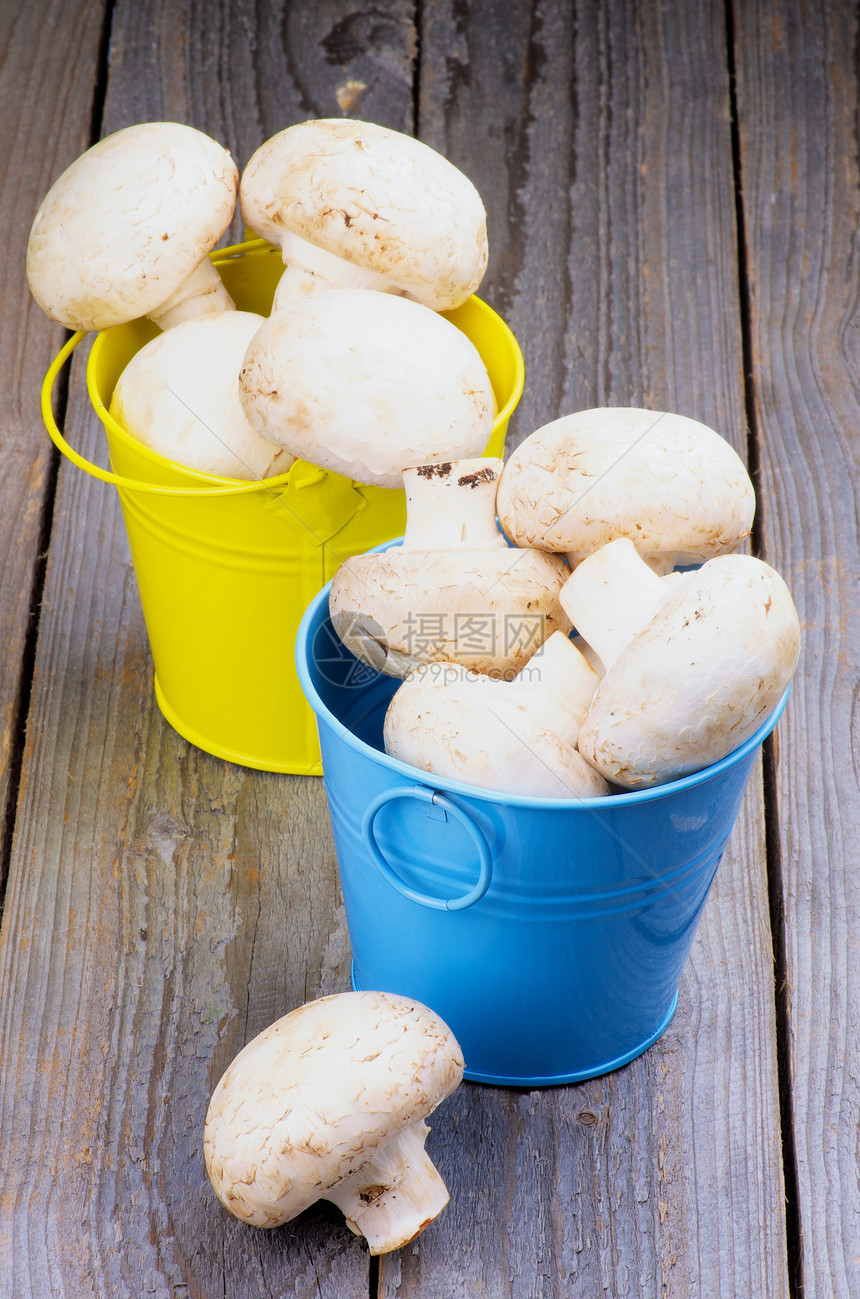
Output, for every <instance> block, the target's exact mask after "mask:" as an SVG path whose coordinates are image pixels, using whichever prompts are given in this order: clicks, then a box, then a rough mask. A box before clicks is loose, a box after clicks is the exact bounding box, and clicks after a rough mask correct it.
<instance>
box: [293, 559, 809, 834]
mask: <svg viewBox="0 0 860 1299" xmlns="http://www.w3.org/2000/svg"><path fill="white" fill-rule="evenodd" d="M402 540H403V539H402V537H400V538H398V539H397V540H396V541H387V542H384V543H383V544H382V545H381V546H377V547H375V549H376V550H387V549H388V548H389V547H390V546H399V545H401V544H402ZM330 590H331V582H327V583H326V585H325V586H324V587H323V588H322V590H321V591H320V592H319V593H318V594H317V595H316V596H314V598H313V600H312V601H311V603H310V604H309V605H308V607H307V609H306V610H305V612H304V615H303V617H302V620H301V623H300V624H299V630H298V632H297V634H296V671H297V674H298V678H299V684H300V685H301V687H302V691H303V693H304V696H305V698H306V700H307V701H308V703H309V704H310V706H311V708H312V710H313V712H314V713H315V714H316V716H317V717H322V718H324V719H325V722H326V724H327V725H328V726H329V727H330V728H331V729H332V730H333V731H334V732H335V734H336V735H337V737H338V740H337V742H338V743H339V742H341V741H345V742H346V743H347V744H349V745H350V746H351V747H352V748H353V749H355V750H356V751H357V752H359V753H362V754H364V755H365V756H366V757H368V758H372V759H373V761H375V762H378V763H379V764H380V765H381V766H383V767H387V768H388V769H389V770H390V771H394V772H397V773H398V775H401V776H403V777H405V778H406V779H407V780H412V781H416V782H418V783H420V784H422V785H428V786H432V788H433V789H439V790H446V791H447V792H449V793H452V794H465V795H467V796H468V797H469V798H473V799H480V800H482V801H483V802H485V803H496V804H504V805H505V806H506V807H529V808H540V809H542V810H543V809H548V810H549V809H558V810H565V811H570V809H571V807H582V808H587V809H593V810H595V811H597V810H599V809H601V808H609V807H624V806H629V805H630V804H631V803H636V804H638V803H647V802H650V801H651V800H653V799H660V798H668V797H669V796H670V795H672V794H679V793H681V792H683V791H684V790H687V789H693V788H694V787H695V786H696V785H703V784H706V783H707V782H708V781H709V780H715V779H716V778H717V777H718V776H720V775H721V774H722V772H724V771H725V770H727V768H729V767H733V766H735V764H736V763H738V762H742V761H743V760H744V758H746V757H748V756H749V754H750V753H751V752H752V751H753V750H754V749H757V748H758V747H759V745H761V744H762V743H763V742H764V741H765V740H766V739H767V737H768V736H769V735H770V734H771V732H772V731H773V730H774V728H775V727H776V724H777V722H778V721H779V719H780V717H781V716H782V714H783V712H784V711H785V706H786V704H787V703H788V696H789V694H790V693H791V685H790V684H789V685H788V686H786V688H785V692H784V694H783V695H782V698H781V699H780V701H779V703H778V704H777V706H776V708H774V710H773V712H772V713H771V714H770V716H769V717H767V718H766V720H765V721H764V722H762V724H761V726H760V727H759V728H758V730H757V731H756V732H755V733H754V734H753V735H751V736H750V738H749V739H748V740H745V741H744V743H743V744H741V745H739V746H738V747H737V748H736V749H733V750H732V752H731V753H729V754H727V755H726V756H725V757H724V758H720V759H719V761H718V762H712V763H711V764H710V766H708V767H702V768H701V770H699V771H693V772H691V773H690V774H689V775H688V776H680V777H679V778H678V779H677V780H671V781H667V782H666V783H665V784H662V785H651V786H649V787H648V789H635V790H628V791H627V792H625V793H618V794H603V795H600V796H599V797H596V798H579V797H576V796H572V797H570V798H527V797H526V796H525V795H523V794H506V793H502V792H500V791H498V790H492V789H484V788H482V787H480V786H478V785H467V784H465V782H463V781H458V780H451V779H450V777H447V776H440V775H435V774H434V773H432V772H429V771H422V769H421V768H420V767H413V766H410V765H409V764H408V763H406V762H401V761H400V759H399V758H392V757H391V756H390V755H389V754H387V753H386V752H385V751H384V750H383V749H377V748H375V747H374V746H373V745H372V744H367V743H366V742H365V741H364V740H360V739H359V738H358V736H357V735H355V734H354V733H353V732H352V731H351V730H350V729H349V727H348V726H344V724H343V722H342V721H341V720H340V719H339V718H338V717H335V715H334V713H333V712H331V710H330V709H329V708H328V707H327V706H326V704H325V703H324V702H323V700H322V698H321V696H320V694H319V693H318V691H317V689H316V687H315V686H314V684H313V682H312V681H311V678H310V673H309V671H308V667H307V664H308V661H309V658H310V656H309V654H308V637H309V632H310V628H311V625H312V624H313V623H315V622H316V620H317V617H318V612H319V609H320V606H321V605H325V614H326V616H327V615H328V599H329V591H330ZM332 634H333V635H334V634H335V633H334V632H332ZM379 675H380V676H381V675H382V674H381V673H380V674H379ZM325 757H326V752H325V751H324V752H323V754H322V758H323V762H325Z"/></svg>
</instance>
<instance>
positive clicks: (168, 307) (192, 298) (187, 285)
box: [149, 257, 236, 329]
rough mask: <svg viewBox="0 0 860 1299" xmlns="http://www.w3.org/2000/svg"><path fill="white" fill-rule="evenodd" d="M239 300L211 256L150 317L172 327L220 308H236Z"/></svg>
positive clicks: (210, 314)
mask: <svg viewBox="0 0 860 1299" xmlns="http://www.w3.org/2000/svg"><path fill="white" fill-rule="evenodd" d="M235 310H236V304H235V302H234V301H233V299H232V298H231V297H230V294H229V293H228V292H227V290H226V289H225V288H224V283H223V281H222V279H221V276H220V275H219V274H218V272H217V270H216V269H215V266H214V265H213V263H212V262H211V261H210V260H209V258H208V257H204V259H203V261H202V262H201V263H200V265H199V266H198V267H197V269H196V270H194V271H192V272H191V274H190V275H189V276H188V279H187V280H184V281H183V282H182V284H180V286H179V288H178V289H177V290H176V291H175V292H174V293H171V295H170V297H169V298H168V299H167V301H166V302H163V303H162V304H161V306H160V307H158V308H157V310H155V311H150V313H149V319H150V320H152V321H154V322H155V324H156V325H158V327H159V329H171V328H172V327H173V326H174V325H179V324H181V323H182V321H183V320H191V319H192V318H193V317H194V316H214V315H215V314H216V313H217V312H219V311H235Z"/></svg>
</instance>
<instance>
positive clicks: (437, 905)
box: [361, 785, 493, 911]
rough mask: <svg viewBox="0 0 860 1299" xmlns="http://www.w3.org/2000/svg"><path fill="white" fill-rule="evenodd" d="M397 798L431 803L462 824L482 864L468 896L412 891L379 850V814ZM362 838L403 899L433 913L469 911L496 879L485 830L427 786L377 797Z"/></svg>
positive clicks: (396, 789)
mask: <svg viewBox="0 0 860 1299" xmlns="http://www.w3.org/2000/svg"><path fill="white" fill-rule="evenodd" d="M395 798H415V799H418V801H419V802H422V803H430V804H432V805H433V806H434V807H437V808H439V809H441V811H442V812H443V814H444V815H448V816H451V817H453V819H454V820H455V821H459V823H460V825H462V826H463V828H464V829H465V830H466V831H467V832H468V834H469V835H470V836H471V838H472V841H473V843H474V844H475V847H476V848H477V850H478V860H479V862H480V867H479V871H478V878H477V880H476V881H475V884H474V886H473V887H472V888H471V889H469V891H468V893H464V894H462V896H461V897H458V898H437V897H433V896H432V894H429V893H422V892H421V891H420V889H414V888H412V887H411V886H410V885H408V884H407V883H406V882H405V881H404V880H402V879H401V878H400V876H399V875H398V874H397V872H396V871H395V870H394V868H393V867H392V865H391V863H390V862H389V861H388V860H387V858H386V857H385V856H384V854H383V852H382V850H381V848H380V847H379V844H378V842H377V839H376V830H375V822H376V818H377V816H378V814H379V812H380V810H381V809H382V808H383V807H384V806H385V804H386V803H389V802H391V801H392V800H393V799H395ZM361 837H362V839H363V840H364V843H365V846H366V847H367V850H368V852H369V853H370V855H371V858H372V859H373V861H374V863H375V865H376V866H377V868H378V869H379V870H380V871H381V872H382V874H383V876H384V877H385V879H386V880H387V881H388V883H389V884H390V885H391V887H392V888H394V889H396V890H397V892H398V893H401V894H402V895H403V897H405V898H409V900H410V901H411V902H418V903H419V904H420V905H421V906H422V907H432V908H433V910H434V911H463V910H465V908H466V907H471V906H473V905H474V904H475V903H476V902H478V901H480V899H481V898H482V897H483V896H484V894H485V893H486V891H487V889H488V888H489V887H490V881H491V879H492V877H493V854H492V852H491V850H490V845H489V844H488V843H487V840H486V837H485V835H484V832H483V830H482V829H481V827H480V826H479V825H478V824H477V822H476V821H474V820H473V819H472V817H471V816H470V815H469V813H468V812H466V811H464V810H463V808H461V807H458V806H457V804H456V803H452V802H451V800H450V799H449V798H446V797H445V795H444V794H440V793H439V792H438V791H437V790H434V789H428V787H427V786H426V785H406V786H404V785H398V786H395V787H394V788H392V789H384V790H383V791H382V793H381V794H377V796H376V798H374V800H373V802H372V803H370V804H369V805H368V807H367V810H366V811H365V813H364V818H363V820H362V823H361Z"/></svg>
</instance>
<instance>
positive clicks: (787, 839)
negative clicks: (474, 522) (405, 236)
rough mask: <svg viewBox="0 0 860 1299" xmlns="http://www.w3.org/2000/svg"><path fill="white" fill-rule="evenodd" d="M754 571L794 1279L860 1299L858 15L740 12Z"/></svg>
mask: <svg viewBox="0 0 860 1299" xmlns="http://www.w3.org/2000/svg"><path fill="white" fill-rule="evenodd" d="M735 21H736V31H737V40H736V47H737V66H738V103H739V124H740V140H741V146H742V166H743V170H742V176H743V193H744V211H745V217H746V226H747V244H748V248H749V276H750V285H751V304H750V306H751V323H752V332H751V341H752V359H753V367H754V375H755V395H756V415H757V420H758V425H759V430H758V431H759V440H760V444H761V479H762V484H763V487H764V491H765V497H766V501H767V508H766V510H765V513H764V520H763V530H762V537H763V542H764V547H765V552H766V555H767V558H768V559H769V560H770V562H771V563H773V564H774V565H775V566H776V567H777V568H778V569H779V570H780V571H781V572H782V573H784V575H785V577H786V579H787V580H788V582H789V584H790V586H791V589H792V591H793V593H794V596H795V600H796V602H797V604H798V608H799V611H800V615H801V621H802V625H803V628H804V647H803V654H802V658H801V665H800V670H799V674H798V677H797V679H796V684H795V686H794V691H793V696H792V700H791V704H790V707H789V711H788V714H787V717H786V720H785V723H784V725H783V726H782V727H781V734H780V745H779V767H778V771H777V792H778V812H779V821H778V826H779V848H780V861H781V867H782V870H781V879H780V884H781V891H782V905H783V909H784V945H785V951H786V962H787V970H786V978H787V983H788V996H789V1001H790V1009H789V1027H790V1033H789V1048H790V1069H791V1078H792V1103H793V1106H794V1131H795V1149H796V1162H797V1179H798V1212H799V1220H800V1227H801V1230H802V1259H801V1265H802V1269H801V1275H802V1280H803V1284H804V1294H805V1295H806V1296H807V1299H824V1296H828V1297H830V1296H839V1299H842V1297H843V1296H844V1297H845V1299H847V1297H848V1296H853V1295H856V1294H858V1293H860V1248H858V1243H857V1242H858V1239H860V1233H858V1221H860V1186H858V1181H857V1159H858V1135H857V1134H858V1126H857V1125H858V1114H860V1045H858V1043H860V1033H858V1029H860V947H858V942H857V932H858V918H860V885H858V880H857V872H856V869H855V864H856V862H857V861H858V859H859V858H860V792H858V781H857V770H858V728H857V696H858V680H860V655H859V654H858V645H860V606H858V600H857V572H858V569H860V538H858V527H857V518H858V482H860V474H859V473H858V467H860V466H859V465H858V442H857V428H858V425H860V386H859V385H858V373H860V370H858V361H860V349H858V337H860V328H858V327H860V309H858V284H860V277H858V253H859V252H860V248H858V233H857V232H858V221H860V171H858V156H860V152H859V151H860V138H858V136H860V127H858V110H860V87H858V69H857V49H858V40H860V23H858V14H857V10H856V6H848V5H805V4H793V3H790V2H784V3H783V2H780V3H776V4H761V3H754V4H752V5H749V6H745V5H738V6H736V15H735Z"/></svg>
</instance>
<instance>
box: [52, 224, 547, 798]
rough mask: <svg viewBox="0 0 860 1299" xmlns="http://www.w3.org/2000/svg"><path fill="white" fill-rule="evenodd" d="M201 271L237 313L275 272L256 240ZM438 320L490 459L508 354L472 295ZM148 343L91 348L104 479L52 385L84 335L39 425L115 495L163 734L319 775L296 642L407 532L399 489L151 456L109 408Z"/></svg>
mask: <svg viewBox="0 0 860 1299" xmlns="http://www.w3.org/2000/svg"><path fill="white" fill-rule="evenodd" d="M212 260H213V261H214V262H215V264H216V265H217V267H218V270H219V272H220V274H221V276H222V279H223V280H224V283H225V284H226V286H227V289H228V290H229V292H230V294H231V295H232V297H233V299H234V300H235V302H236V304H237V306H238V307H240V308H241V309H242V310H245V311H257V312H259V313H260V314H262V315H268V313H269V311H270V309H271V303H272V296H273V294H274V290H275V285H276V284H277V281H278V278H279V276H280V274H281V271H282V269H283V263H282V262H281V259H280V255H279V254H278V253H277V252H276V251H275V250H273V249H272V248H271V247H270V246H269V245H268V244H265V243H263V242H262V241H260V240H252V241H249V242H248V243H245V244H239V245H236V246H235V247H233V248H226V249H222V250H220V251H219V252H217V253H215V254H213V257H212ZM446 315H447V316H448V318H449V319H450V320H451V321H452V322H453V323H454V324H455V325H457V327H458V328H459V329H462V330H463V332H464V333H465V334H466V335H467V336H468V337H469V338H470V339H471V340H472V342H473V343H474V344H475V346H476V347H477V348H478V351H479V352H480V353H481V356H482V358H483V360H484V364H485V365H486V367H487V370H488V372H489V375H490V380H491V382H492V385H493V390H494V392H495V396H496V402H497V407H498V414H497V416H496V420H495V422H494V425H493V433H492V437H491V439H490V442H489V444H488V446H487V448H486V454H487V455H496V456H500V455H502V454H503V451H504V442H505V433H506V431H507V426H508V420H509V419H510V416H511V413H512V411H513V410H514V408H515V406H516V404H517V402H518V401H519V398H520V394H521V392H522V386H523V359H522V354H521V352H520V349H519V346H518V344H517V341H516V339H515V338H514V336H513V334H512V333H511V331H510V329H509V328H508V326H507V325H506V324H505V323H504V321H503V320H502V319H501V318H500V317H499V316H498V315H497V314H496V313H495V312H494V311H493V310H492V309H491V308H490V307H488V306H487V305H486V303H484V302H482V301H480V299H478V298H474V297H473V298H470V299H469V301H468V302H466V303H464V304H463V306H461V307H458V308H457V309H456V310H454V311H450V312H447V313H446ZM157 332H158V331H157V328H156V327H155V326H154V325H152V324H150V323H149V322H147V321H134V322H132V323H131V324H127V325H119V326H116V327H115V328H113V329H107V330H103V331H102V332H101V333H100V334H98V335H97V336H96V339H95V341H94V343H93V346H92V349H91V351H90V356H89V361H88V364H87V385H88V389H89V394H90V399H91V401H92V404H93V407H94V408H95V411H96V413H97V414H98V416H99V418H100V419H101V421H102V423H103V424H104V427H105V431H106V434H107V441H108V449H109V452H110V461H111V466H112V471H108V470H106V469H102V468H100V467H99V466H97V465H94V464H92V463H90V462H89V461H88V460H86V459H84V458H83V457H82V456H81V455H79V454H78V452H77V451H75V449H74V448H73V447H71V446H70V445H69V443H68V442H66V440H65V438H64V437H63V434H62V433H61V432H60V429H59V428H58V427H57V424H56V421H55V420H54V417H53V413H52V394H53V389H54V385H55V383H56V380H57V376H58V375H59V373H60V371H61V369H62V368H63V366H64V365H65V363H66V361H67V360H68V358H69V357H70V356H71V354H72V352H73V351H74V349H75V348H76V347H77V346H78V344H79V343H80V342H81V340H82V339H83V338H84V337H85V336H86V335H84V334H75V335H74V336H73V337H72V338H71V339H69V341H68V343H67V344H66V346H65V347H64V348H63V349H62V351H61V352H60V353H59V354H58V356H57V357H56V359H55V360H54V362H53V364H52V366H51V368H50V369H49V371H48V373H47V375H46V376H45V382H44V384H43V387H42V414H43V417H44V420H45V424H46V427H47V429H48V432H49V434H50V435H51V438H52V439H53V441H54V443H55V444H56V446H57V447H58V448H59V449H60V451H62V453H63V454H64V455H65V456H67V457H68V458H69V459H70V460H71V461H73V463H74V464H76V465H77V466H78V467H79V468H81V469H83V470H85V471H86V472H87V473H90V474H92V475H94V476H95V477H96V478H100V479H102V480H103V481H105V482H109V483H112V484H114V486H116V488H117V489H118V491H119V496H120V501H121V503H122V509H123V513H124V516H125V523H126V528H127V530H128V539H129V545H130V548H131V555H132V560H133V562H134V568H135V574H136V577H137V584H138V588H139V591H140V598H141V604H142V606H143V614H144V619H145V622H146V628H147V633H148V635H149V643H150V647H151V650H152V657H153V662H154V665H155V694H156V699H157V701H158V706H159V708H160V709H161V711H162V713H163V714H164V716H165V717H166V718H167V720H168V721H169V722H170V724H171V726H173V727H174V728H175V730H177V731H178V732H179V734H180V735H182V736H183V737H184V738H185V739H186V740H189V741H190V742H191V743H192V744H195V745H197V747H198V748H200V749H203V750H205V751H206V752H207V753H212V754H214V755H215V756H216V757H219V758H225V759H227V760H229V761H231V762H236V763H239V764H241V765H242V766H246V767H256V768H258V769H261V770H264V771H279V772H295V773H300V774H304V775H320V774H321V773H322V767H321V765H320V754H319V741H318V738H317V728H316V722H315V718H314V715H313V713H312V712H311V709H310V707H309V706H308V704H307V703H306V701H305V698H304V695H303V694H302V691H301V688H300V686H299V682H298V678H297V676H296V670H295V660H294V646H295V639H296V632H297V630H298V626H299V623H300V621H301V618H302V614H303V613H304V610H305V608H306V607H307V606H308V604H310V602H311V600H312V599H313V597H314V596H315V595H316V593H317V592H318V591H319V590H320V588H321V587H322V586H324V585H325V583H326V582H328V581H329V579H330V578H331V577H332V576H333V574H334V572H335V570H336V569H337V567H338V565H339V564H340V563H341V561H342V560H343V559H345V558H346V557H347V556H348V555H354V554H358V553H361V552H363V551H365V550H369V549H370V548H371V547H373V546H377V545H379V544H380V543H381V542H383V541H388V540H390V539H391V538H393V537H398V536H400V535H401V534H402V533H403V531H404V527H405V521H406V506H405V497H404V494H403V492H402V491H399V490H397V491H395V490H392V489H388V488H380V487H365V486H362V485H359V484H356V483H353V482H351V481H350V480H349V479H346V478H343V477H341V476H340V475H339V474H335V473H330V472H327V471H324V470H322V469H319V468H317V467H316V466H314V465H310V464H307V463H306V462H304V461H301V460H300V461H297V462H296V463H295V464H294V465H293V466H292V468H291V469H290V470H289V472H288V473H286V474H284V475H282V476H281V477H279V478H269V479H265V480H263V481H255V482H238V481H235V480H232V479H223V478H215V477H212V476H210V475H207V474H200V473H197V472H195V471H194V470H190V469H186V468H185V467H184V466H182V465H177V464H174V463H173V462H172V461H170V460H167V459H165V458H164V457H163V456H159V455H157V454H156V453H155V452H153V451H150V450H149V449H148V448H147V447H144V446H143V445H142V444H141V443H139V442H138V441H136V440H135V439H134V438H132V437H130V436H129V435H128V434H127V433H126V432H125V430H124V429H123V428H121V426H120V425H119V424H117V423H116V421H115V420H113V419H112V418H111V416H110V415H109V414H108V407H109V406H110V401H111V396H112V394H113V389H114V385H115V384H116V381H117V379H118V378H119V375H120V373H121V372H122V370H123V368H124V367H125V365H126V364H127V363H128V361H129V360H130V359H131V357H132V356H133V355H134V353H135V352H136V351H137V350H138V349H139V348H140V347H142V346H143V344H144V343H145V342H147V341H148V340H149V339H150V338H152V337H154V336H155V334H156V333H157Z"/></svg>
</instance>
